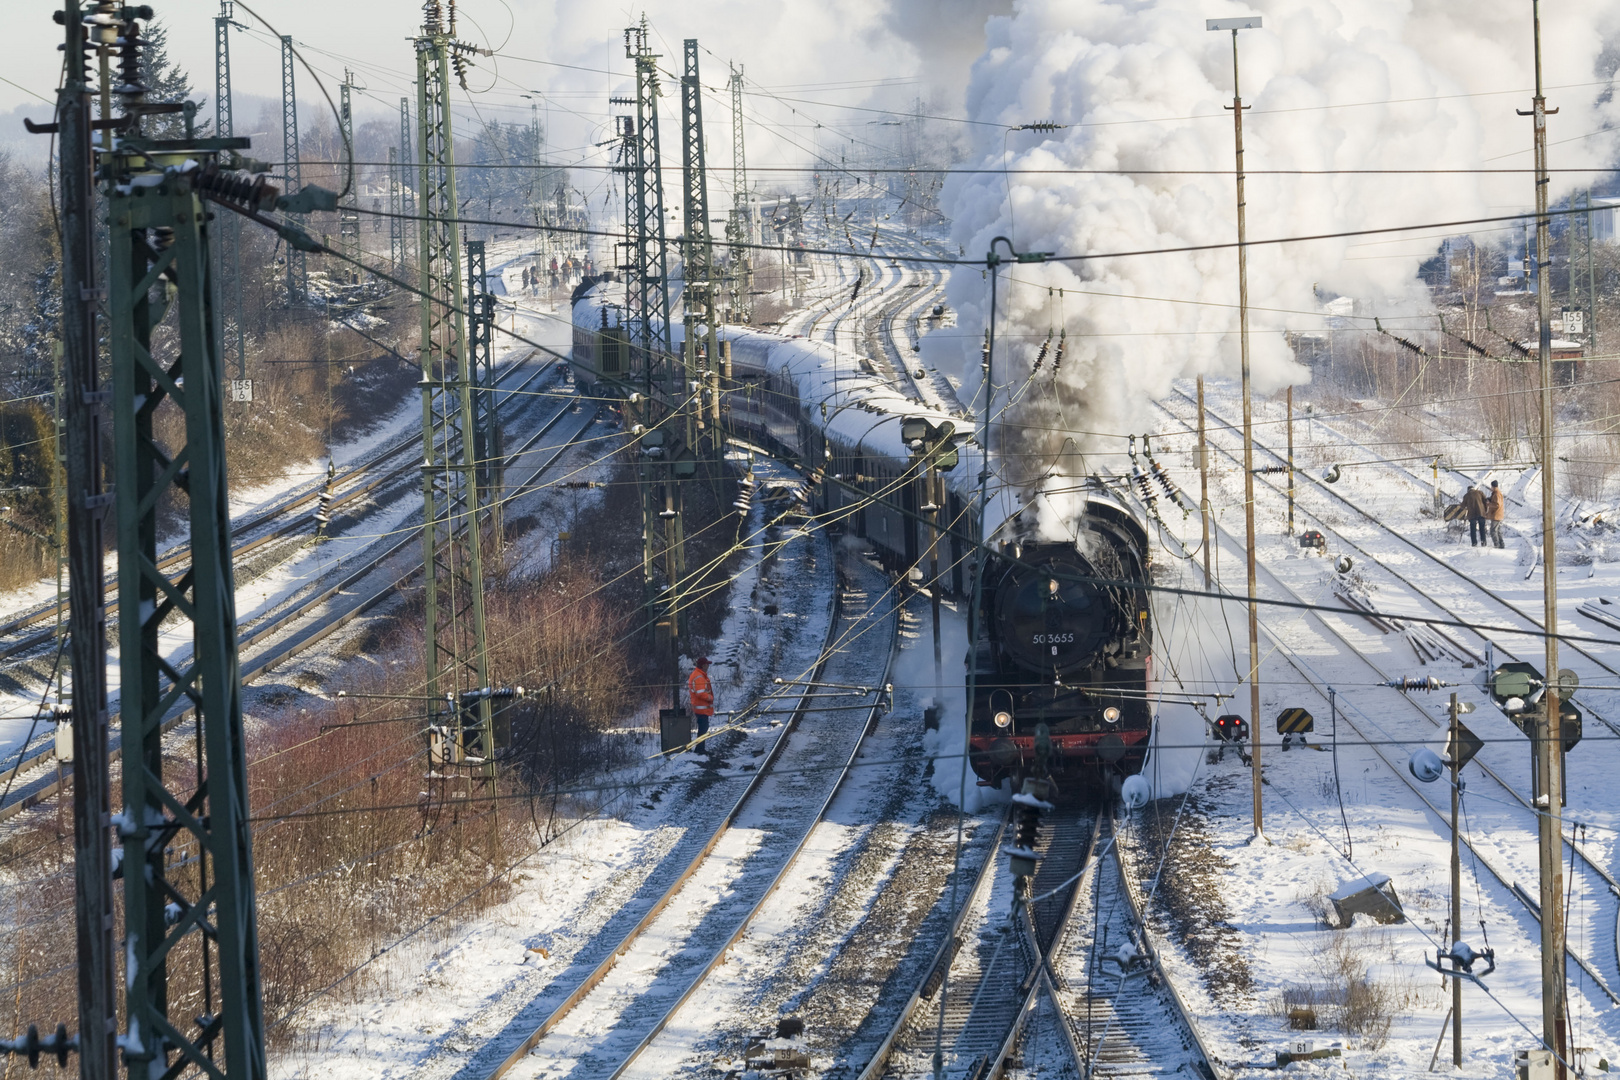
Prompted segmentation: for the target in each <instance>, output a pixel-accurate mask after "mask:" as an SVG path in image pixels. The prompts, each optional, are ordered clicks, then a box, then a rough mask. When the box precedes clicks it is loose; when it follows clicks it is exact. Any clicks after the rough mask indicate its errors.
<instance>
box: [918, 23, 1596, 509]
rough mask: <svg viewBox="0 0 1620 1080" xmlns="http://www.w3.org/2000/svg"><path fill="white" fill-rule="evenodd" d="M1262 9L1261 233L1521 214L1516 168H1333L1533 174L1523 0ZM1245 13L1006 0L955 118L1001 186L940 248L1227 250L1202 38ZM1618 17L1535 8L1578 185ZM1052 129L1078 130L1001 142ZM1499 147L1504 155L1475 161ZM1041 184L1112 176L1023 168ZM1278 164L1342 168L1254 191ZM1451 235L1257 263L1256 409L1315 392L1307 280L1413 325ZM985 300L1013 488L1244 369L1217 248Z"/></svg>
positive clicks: (1226, 190)
mask: <svg viewBox="0 0 1620 1080" xmlns="http://www.w3.org/2000/svg"><path fill="white" fill-rule="evenodd" d="M1256 7H1257V8H1258V9H1259V13H1260V14H1262V15H1263V17H1264V21H1265V26H1264V28H1263V29H1261V30H1252V31H1245V32H1243V33H1242V34H1241V35H1240V48H1241V59H1242V71H1243V98H1244V104H1245V105H1246V106H1249V107H1252V111H1248V110H1246V112H1245V117H1244V141H1245V150H1246V162H1245V164H1246V166H1247V169H1248V170H1250V172H1251V175H1250V177H1249V181H1248V200H1247V201H1248V230H1249V238H1250V239H1251V240H1262V239H1266V238H1270V237H1280V236H1288V235H1298V234H1305V233H1324V232H1334V231H1339V230H1346V229H1356V228H1367V227H1377V226H1386V225H1404V224H1411V223H1419V222H1424V221H1445V220H1456V219H1463V218H1470V217H1482V216H1486V215H1489V214H1499V213H1505V212H1514V211H1518V210H1522V209H1524V208H1526V207H1527V206H1529V205H1530V204H1531V200H1532V199H1533V191H1534V188H1533V184H1532V181H1531V178H1530V177H1529V176H1528V175H1525V174H1518V175H1514V176H1511V177H1505V178H1490V179H1489V180H1487V179H1486V178H1483V177H1481V176H1479V175H1468V174H1450V175H1429V176H1413V175H1404V176H1403V175H1366V174H1361V175H1357V174H1353V173H1350V172H1346V171H1344V170H1356V169H1380V168H1386V169H1387V168H1433V169H1464V170H1466V169H1473V168H1479V167H1481V166H1482V165H1485V164H1487V163H1488V164H1489V165H1490V166H1491V167H1503V166H1509V167H1512V166H1517V167H1520V168H1524V167H1528V166H1529V164H1530V155H1529V154H1528V152H1527V150H1528V147H1529V145H1530V137H1531V133H1530V126H1529V122H1528V121H1527V120H1524V119H1522V118H1519V117H1517V116H1516V115H1514V109H1515V108H1516V107H1517V108H1523V107H1528V104H1529V100H1528V99H1529V94H1528V92H1526V91H1525V89H1524V88H1526V87H1529V86H1531V85H1533V77H1532V74H1531V66H1530V64H1531V51H1530V50H1531V44H1530V17H1529V14H1530V13H1529V5H1528V4H1523V3H1509V2H1506V0H1500V2H1488V3H1483V4H1470V5H1466V6H1464V5H1456V4H1452V3H1445V2H1442V0H1418V2H1416V3H1403V2H1393V0H1276V2H1270V3H1262V4H1259V5H1256ZM1254 10H1255V9H1254V8H1250V7H1249V6H1248V5H1240V4H1236V3H1231V2H1227V0H1196V2H1194V0H1016V2H1015V4H1014V12H1013V14H1012V15H1011V16H1010V17H1006V18H994V19H991V20H990V22H989V24H988V27H987V35H988V42H987V46H986V51H985V53H984V55H983V56H982V57H981V58H980V59H979V60H978V62H977V63H976V65H975V67H974V71H973V77H972V81H971V83H970V85H969V90H968V99H967V104H968V112H969V115H970V117H971V118H972V119H973V120H975V121H977V122H979V124H981V125H984V126H981V127H979V128H978V129H977V131H978V132H979V133H980V134H979V146H978V148H979V155H980V164H981V165H982V166H983V167H985V168H989V169H1000V168H1003V167H1005V168H1006V169H1007V170H1008V174H1007V175H1006V176H1003V175H998V174H996V173H994V172H988V173H984V172H981V173H977V174H972V175H965V176H957V177H954V178H953V179H952V181H951V182H950V183H949V184H947V187H946V190H945V193H944V205H945V208H946V209H947V211H948V212H949V213H950V214H951V216H952V217H953V218H954V220H955V226H954V229H955V235H954V238H955V239H956V240H957V241H958V242H959V243H960V244H962V245H963V246H964V247H965V249H966V251H967V252H968V254H969V255H970V256H974V257H977V256H981V255H982V254H983V253H984V252H985V251H987V250H988V249H989V247H990V242H991V240H992V238H993V237H996V236H998V235H999V236H1009V237H1011V238H1012V239H1013V241H1014V243H1015V244H1016V245H1017V247H1018V249H1019V250H1023V251H1053V252H1058V253H1061V254H1087V253H1096V252H1110V251H1128V250H1133V249H1141V248H1160V247H1176V246H1181V245H1192V244H1207V243H1223V242H1231V241H1232V240H1234V239H1235V236H1236V210H1235V205H1234V204H1235V193H1234V183H1233V178H1232V176H1231V175H1230V171H1231V169H1232V164H1233V145H1232V122H1231V112H1230V110H1229V109H1228V108H1226V106H1229V105H1230V103H1231V98H1232V45H1231V35H1230V34H1229V33H1219V32H1217V33H1210V32H1206V30H1205V29H1204V20H1205V18H1206V17H1221V16H1231V15H1239V14H1250V13H1253V11H1254ZM1617 23H1620V13H1617V11H1616V9H1615V6H1614V5H1612V4H1608V5H1604V4H1600V3H1595V2H1585V3H1570V4H1561V5H1558V6H1557V8H1556V9H1551V8H1547V9H1544V13H1543V34H1544V48H1545V49H1546V50H1547V55H1548V57H1549V64H1548V69H1547V70H1548V72H1549V76H1548V78H1547V83H1548V84H1549V86H1556V85H1562V87H1563V88H1562V89H1558V90H1556V91H1551V92H1550V96H1555V97H1557V99H1558V100H1556V101H1551V102H1550V104H1552V105H1557V106H1561V107H1562V110H1563V111H1562V113H1561V115H1560V116H1558V117H1557V118H1556V123H1557V128H1556V132H1555V134H1554V135H1553V142H1554V150H1553V164H1554V166H1558V165H1563V166H1565V167H1570V166H1578V167H1590V166H1592V165H1593V164H1595V163H1600V162H1605V161H1607V160H1609V159H1610V158H1611V156H1612V153H1613V147H1614V142H1613V139H1612V133H1607V132H1603V131H1602V130H1601V129H1603V128H1604V127H1605V125H1606V124H1612V121H1613V120H1614V119H1615V113H1616V111H1617V110H1616V107H1615V103H1614V101H1613V95H1612V92H1611V90H1612V86H1611V85H1610V81H1611V80H1612V74H1613V72H1612V70H1609V71H1608V72H1607V74H1608V75H1609V76H1610V80H1606V79H1605V78H1604V76H1603V75H1602V74H1600V73H1599V67H1600V65H1601V66H1604V67H1607V68H1610V69H1612V62H1606V61H1605V59H1604V43H1605V41H1606V40H1612V39H1613V38H1614V36H1615V33H1614V32H1615V29H1616V24H1617ZM1552 73H1556V75H1554V74H1552ZM1501 91H1516V93H1501ZM1042 121H1045V122H1056V123H1059V124H1064V125H1069V126H1068V127H1067V128H1065V129H1064V130H1061V131H1057V132H1051V133H1038V132H1012V133H1008V131H1007V129H1008V128H1010V127H1012V126H1015V125H1019V124H1026V123H1032V122H1042ZM1594 132H1597V134H1590V133H1594ZM1577 136H1587V137H1585V138H1576V137H1577ZM1560 139H1572V140H1573V141H1570V142H1564V143H1561V142H1559V140H1560ZM1004 147H1005V151H1004ZM1521 149H1524V150H1525V151H1526V152H1524V153H1515V152H1516V151H1519V150H1521ZM1503 154H1513V155H1514V156H1511V157H1507V158H1503V159H1502V160H1501V161H1490V160H1489V159H1491V158H1493V157H1495V156H1497V155H1503ZM1040 169H1053V170H1065V169H1073V170H1080V169H1093V170H1105V171H1109V170H1117V172H1115V173H1113V174H1112V175H1095V174H1090V175H1088V174H1085V173H1079V172H1069V173H1061V172H1053V173H1044V174H1043V173H1036V172H1028V171H1026V172H1023V173H1019V172H1017V170H1040ZM1286 169H1295V170H1333V171H1335V172H1334V174H1333V175H1324V176H1299V175H1295V176H1261V175H1253V173H1254V172H1255V171H1259V170H1286ZM1156 170H1215V171H1217V174H1215V175H1196V174H1194V173H1181V174H1171V175H1155V171H1156ZM1221 170H1224V171H1225V174H1224V175H1220V174H1218V173H1219V171H1221ZM1588 179H1589V178H1587V177H1580V176H1571V175H1569V174H1563V175H1562V177H1561V180H1560V182H1559V183H1558V184H1555V189H1554V197H1556V195H1557V191H1558V188H1559V187H1564V188H1565V189H1567V188H1568V187H1569V186H1570V185H1572V184H1575V183H1582V184H1584V183H1586V182H1588ZM1009 189H1010V199H1009ZM1442 234H1443V233H1442V231H1435V232H1432V233H1427V234H1420V235H1419V236H1417V237H1416V238H1406V237H1402V238H1398V239H1395V240H1393V241H1392V240H1391V239H1390V238H1388V237H1370V238H1367V239H1365V240H1358V239H1349V240H1339V241H1326V242H1314V243H1308V244H1293V245H1275V246H1261V247H1253V248H1251V249H1250V252H1249V300H1250V304H1251V306H1252V311H1251V315H1250V329H1251V354H1252V358H1253V370H1254V381H1255V388H1256V390H1257V392H1260V393H1267V392H1270V391H1273V390H1276V389H1278V388H1280V387H1282V386H1284V385H1286V384H1288V383H1290V382H1295V383H1298V382H1302V381H1304V380H1305V379H1306V378H1307V373H1306V372H1305V371H1304V370H1303V369H1302V368H1300V367H1299V366H1298V365H1296V364H1295V363H1294V362H1293V360H1292V355H1291V352H1290V350H1289V348H1288V346H1287V344H1286V342H1285V339H1284V336H1283V332H1284V331H1285V330H1289V329H1294V330H1298V329H1309V328H1311V327H1313V326H1314V325H1316V324H1317V320H1316V318H1315V317H1314V316H1313V315H1311V314H1309V313H1311V312H1314V311H1316V310H1318V308H1319V303H1318V301H1317V299H1316V295H1315V288H1316V286H1318V285H1319V286H1320V287H1321V288H1322V289H1324V290H1332V291H1335V292H1341V293H1348V294H1354V295H1356V296H1358V297H1361V298H1364V299H1368V300H1371V301H1373V302H1374V303H1377V304H1385V305H1392V304H1395V303H1397V302H1404V303H1405V304H1406V306H1407V307H1408V309H1410V306H1411V304H1412V303H1413V302H1414V301H1416V302H1417V303H1419V304H1422V303H1425V302H1426V301H1425V299H1424V297H1423V295H1422V293H1421V289H1420V287H1419V285H1418V283H1417V281H1416V280H1415V271H1416V269H1417V264H1418V263H1419V262H1420V261H1421V260H1422V259H1424V258H1427V257H1429V256H1430V255H1432V254H1433V252H1434V250H1435V247H1436V245H1437V243H1438V240H1439V238H1440V236H1441V235H1442ZM1003 251H1005V249H1003ZM1056 289H1062V290H1064V294H1063V296H1062V297H1061V298H1059V297H1058V296H1056V295H1054V294H1053V293H1051V292H1049V290H1056ZM949 290H950V297H951V300H952V302H953V303H954V304H955V305H956V306H957V308H958V309H959V310H960V311H961V312H962V318H961V320H960V325H961V326H962V327H963V328H964V330H963V350H962V351H963V372H964V381H965V383H966V385H965V386H964V397H967V396H972V395H974V394H975V393H976V392H977V391H978V389H979V387H978V383H979V333H980V332H981V331H982V327H983V325H984V317H985V309H986V307H987V304H988V290H987V289H986V286H985V281H984V278H983V275H982V274H981V272H980V271H979V270H977V269H971V270H970V269H967V268H962V269H959V270H957V271H956V272H955V273H953V275H952V278H951V282H950V286H949ZM1098 294H1100V295H1098ZM1001 297H1002V312H1001V319H1000V320H999V321H998V324H997V339H998V348H997V357H996V370H995V373H994V378H995V382H996V384H997V401H998V404H1000V403H1002V402H1011V404H1010V406H1009V407H1008V408H1007V409H1006V411H1005V414H1004V415H1005V419H1006V420H1007V421H1008V426H1007V428H1006V430H1005V432H1004V442H1003V443H1002V444H1001V445H1000V447H999V448H1000V449H1001V450H1002V452H1003V455H1004V458H1003V464H1004V467H1003V479H1004V480H1008V481H1012V482H1015V483H1018V482H1024V483H1028V482H1030V481H1032V480H1033V478H1035V477H1036V476H1038V475H1039V474H1041V473H1042V472H1043V471H1045V470H1048V469H1050V468H1051V467H1052V466H1053V464H1054V463H1057V465H1058V467H1059V469H1060V471H1062V472H1074V471H1079V470H1081V469H1083V468H1084V466H1083V464H1082V463H1081V462H1079V461H1077V460H1073V459H1072V458H1070V459H1069V460H1063V459H1062V457H1061V455H1062V454H1063V452H1064V451H1065V450H1069V451H1079V452H1081V453H1087V454H1098V453H1105V452H1112V453H1115V454H1118V453H1119V452H1120V451H1121V450H1122V449H1123V444H1122V442H1121V440H1119V439H1117V438H1111V437H1108V436H1109V435H1118V434H1123V433H1126V432H1132V431H1136V432H1140V431H1143V430H1146V429H1147V428H1148V427H1149V426H1150V424H1149V419H1148V417H1149V415H1150V414H1149V410H1148V403H1149V402H1150V401H1151V400H1152V399H1154V398H1156V397H1160V396H1163V395H1164V394H1166V393H1167V392H1168V391H1169V388H1170V384H1171V382H1172V381H1173V380H1175V379H1177V378H1181V377H1184V376H1189V375H1193V374H1200V373H1203V374H1220V375H1229V376H1235V375H1236V374H1237V371H1238V341H1237V335H1236V332H1235V331H1236V328H1237V313H1236V309H1235V304H1236V300H1237V280H1236V253H1235V251H1233V250H1230V249H1228V250H1220V251H1213V252H1202V253H1195V254H1181V255H1158V256H1145V257H1134V258H1111V259H1101V260H1097V261H1094V262H1085V263H1070V264H1044V265H1018V266H1013V267H1009V268H1007V269H1005V270H1004V271H1003V276H1002V286H1001ZM1145 297H1163V298H1168V299H1170V300H1174V301H1177V302H1174V303H1166V302H1161V301H1157V300H1150V299H1141V298H1145ZM1055 328H1066V329H1067V331H1068V342H1067V350H1066V355H1065V356H1064V359H1063V364H1062V368H1061V371H1060V372H1059V374H1058V376H1057V378H1056V380H1055V381H1054V380H1053V378H1052V356H1051V355H1050V354H1051V352H1052V351H1054V350H1049V355H1048V356H1047V358H1046V360H1045V362H1044V364H1043V365H1042V369H1041V371H1040V372H1039V374H1038V375H1035V376H1034V377H1033V379H1032V378H1031V373H1032V371H1033V369H1034V366H1035V361H1036V358H1037V356H1038V353H1039V350H1040V346H1041V343H1042V342H1043V341H1044V340H1045V339H1046V337H1047V335H1048V333H1049V332H1050V331H1051V330H1052V329H1055ZM1054 346H1055V342H1054ZM1070 439H1072V440H1073V441H1072V442H1070V441H1068V440H1070ZM1101 460H1102V459H1097V461H1095V462H1093V464H1096V463H1099V462H1100V461H1101ZM1121 463H1122V462H1121V459H1119V458H1114V459H1113V464H1115V465H1116V466H1117V465H1119V464H1121ZM1059 516H1060V517H1066V516H1067V514H1066V513H1063V514H1060V515H1059ZM1045 524H1046V526H1047V527H1049V528H1051V527H1055V526H1057V525H1058V522H1057V521H1056V520H1054V521H1051V522H1047V523H1045ZM1060 531H1061V532H1065V533H1066V532H1067V531H1068V530H1067V529H1061V530H1060Z"/></svg>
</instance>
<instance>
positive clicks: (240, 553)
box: [0, 351, 560, 659]
mask: <svg viewBox="0 0 1620 1080" xmlns="http://www.w3.org/2000/svg"><path fill="white" fill-rule="evenodd" d="M533 356H534V353H533V352H532V351H531V352H530V353H528V354H527V355H526V356H525V357H524V358H523V359H522V360H518V361H514V362H513V363H512V364H510V365H509V366H508V368H507V370H506V371H504V372H502V373H501V375H500V376H499V377H498V379H499V380H500V381H504V380H505V379H506V378H507V377H508V376H510V375H511V374H513V373H515V372H517V371H519V370H521V365H522V364H524V363H526V362H527V361H528V360H529V359H531V358H532V357H533ZM557 370H560V369H558V368H557V367H556V364H555V363H551V364H543V365H541V366H540V367H539V368H538V369H536V370H535V371H534V372H532V373H530V374H529V376H528V377H527V378H526V379H524V380H523V382H522V383H520V384H519V385H518V386H516V387H513V388H510V389H507V390H504V391H502V392H501V396H500V398H499V400H498V401H497V403H496V407H497V408H503V407H506V406H507V405H508V404H509V403H512V402H513V401H514V399H515V400H516V401H517V403H519V404H521V403H523V401H524V399H523V398H522V397H521V396H520V395H523V394H524V393H525V392H526V391H527V390H528V389H529V387H531V386H533V385H534V384H535V383H536V382H538V381H540V379H542V378H543V377H545V376H546V375H547V374H548V373H554V372H555V371H557ZM421 444H422V437H421V434H420V433H417V434H415V435H411V436H407V437H405V438H403V439H399V440H397V441H395V442H393V443H391V444H389V446H387V447H386V448H384V449H383V450H381V451H380V452H378V453H376V454H374V455H372V456H371V457H370V458H368V459H367V460H365V461H363V462H361V463H360V464H358V465H354V466H351V467H349V468H347V469H345V470H343V471H342V472H340V473H338V474H337V475H336V476H335V477H334V478H333V480H332V493H333V498H332V501H331V504H330V510H331V511H334V512H335V511H339V510H341V509H342V508H344V507H346V506H349V505H351V504H353V503H355V502H356V501H358V500H360V499H362V498H364V497H365V496H367V495H369V494H371V493H372V492H374V491H376V490H378V489H379V488H382V487H384V486H386V485H388V484H390V483H393V482H395V481H397V480H399V479H400V478H401V477H403V476H406V475H409V474H416V473H418V472H419V469H420V466H419V465H418V464H417V463H416V462H414V461H411V462H407V463H406V464H404V465H400V466H398V467H396V468H393V469H390V470H388V471H387V472H385V473H382V474H381V475H378V476H371V475H370V474H371V473H372V472H373V470H375V469H377V468H379V467H381V466H382V465H384V464H386V463H387V462H389V461H391V460H393V459H394V458H396V457H399V456H400V455H401V454H403V453H406V452H407V451H410V450H412V449H415V448H419V447H420V446H421ZM325 488H326V485H325V483H324V482H318V483H315V484H313V485H311V486H308V487H307V488H306V489H305V490H303V491H301V492H298V493H296V494H294V495H292V496H290V497H289V498H287V499H286V500H285V501H283V502H281V503H279V504H277V505H275V506H273V507H271V508H270V509H268V510H265V511H263V512H261V513H258V514H255V515H254V516H252V517H250V518H248V519H247V520H244V521H241V522H237V523H234V524H233V525H232V526H231V536H232V539H233V540H240V541H241V542H239V543H236V544H235V545H234V547H233V551H232V558H233V559H234V560H240V559H242V558H243V557H245V556H247V555H250V554H252V553H254V552H255V551H258V550H260V549H262V548H264V547H266V546H268V545H270V544H272V543H274V542H275V541H277V540H280V539H283V538H285V537H287V536H290V535H292V534H294V533H296V532H299V531H302V530H307V529H308V528H309V527H310V526H311V525H312V524H313V522H314V517H315V513H316V506H317V504H318V502H319V500H320V497H321V494H322V492H323V491H324V490H325ZM277 522H279V524H277ZM266 526H270V528H268V529H267V530H266V531H264V532H262V533H261V532H260V530H261V529H265V528H266ZM256 533H257V534H258V535H254V534H256ZM243 538H246V539H243ZM189 551H190V549H189V548H187V547H184V546H181V547H177V548H174V549H172V550H171V551H169V552H167V553H165V554H164V555H162V556H160V557H159V559H158V564H157V565H158V568H159V569H160V570H165V571H181V572H183V571H184V569H185V567H186V566H187V565H189ZM104 595H105V597H106V601H105V602H106V603H107V604H108V605H109V606H110V605H111V604H112V603H113V602H114V599H115V598H116V597H117V595H118V586H117V582H116V580H109V582H108V584H107V586H106V589H105V594H104ZM65 610H66V608H65V604H57V603H55V602H52V603H48V604H45V605H43V606H41V607H38V608H35V609H33V610H32V611H29V612H25V613H23V614H21V615H18V616H15V617H13V618H12V619H10V620H8V621H7V622H5V623H3V624H0V638H3V637H5V636H8V635H11V634H15V633H16V632H17V631H19V630H25V629H27V628H28V627H30V626H33V625H35V624H37V623H40V622H44V621H45V620H48V619H54V618H56V617H58V616H59V615H61V614H62V613H63V612H64V611H65ZM55 633H56V631H55V628H54V627H52V628H51V629H49V630H43V631H38V632H35V633H32V634H27V635H24V636H23V637H21V638H19V639H17V640H14V641H9V642H4V643H3V644H0V659H5V658H7V657H11V656H16V655H19V654H22V653H26V652H28V651H30V650H32V649H36V648H38V647H39V646H41V645H43V644H45V643H46V642H49V641H51V640H52V639H53V638H54V637H55Z"/></svg>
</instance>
